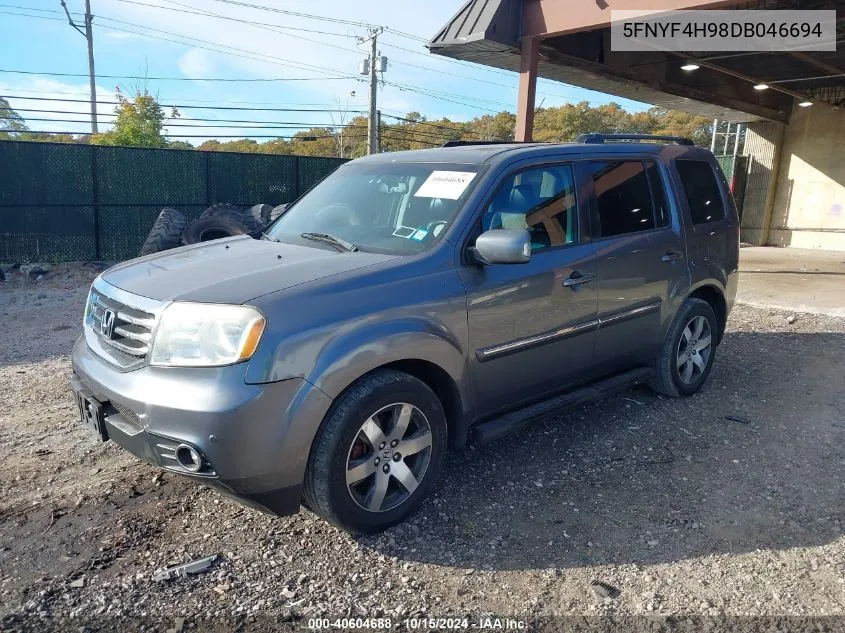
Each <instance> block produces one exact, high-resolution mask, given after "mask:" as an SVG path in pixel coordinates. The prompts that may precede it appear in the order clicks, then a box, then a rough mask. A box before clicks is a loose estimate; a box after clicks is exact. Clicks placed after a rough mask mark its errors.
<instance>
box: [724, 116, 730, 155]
mask: <svg viewBox="0 0 845 633" xmlns="http://www.w3.org/2000/svg"><path fill="white" fill-rule="evenodd" d="M730 140H731V122H730V121H728V130H727V132H725V150H724V151H723V152H722V155H723V156H727V155H728V143H729V142H730Z"/></svg>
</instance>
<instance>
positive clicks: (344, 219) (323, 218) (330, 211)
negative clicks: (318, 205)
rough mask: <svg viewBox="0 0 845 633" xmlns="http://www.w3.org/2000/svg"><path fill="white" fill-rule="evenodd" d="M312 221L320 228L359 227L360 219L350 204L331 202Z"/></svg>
mask: <svg viewBox="0 0 845 633" xmlns="http://www.w3.org/2000/svg"><path fill="white" fill-rule="evenodd" d="M314 220H315V221H316V222H318V223H319V224H320V225H322V226H327V227H329V228H330V227H331V226H337V225H338V224H340V225H342V226H360V224H361V217H360V216H359V215H358V212H357V211H356V210H355V209H354V207H352V205H351V204H348V203H346V202H333V203H332V204H330V205H329V206H327V207H325V208H324V209H320V210H319V211H317V213H315V214H314Z"/></svg>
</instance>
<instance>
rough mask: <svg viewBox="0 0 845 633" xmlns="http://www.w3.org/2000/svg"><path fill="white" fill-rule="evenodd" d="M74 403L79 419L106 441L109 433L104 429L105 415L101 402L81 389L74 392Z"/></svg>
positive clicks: (101, 439) (100, 438)
mask: <svg viewBox="0 0 845 633" xmlns="http://www.w3.org/2000/svg"><path fill="white" fill-rule="evenodd" d="M74 393H75V395H76V404H77V406H78V407H79V421H80V422H81V423H82V424H83V425H85V426H86V427H88V428H89V429H90V430H91V431H93V432H94V434H95V435H96V436H97V439H99V440H100V441H101V442H108V440H109V434H108V431H107V430H106V417H105V415H104V414H103V403H102V402H100V401H99V400H97V399H96V398H94V397H93V396H91V395H90V394H87V393H83V392H81V391H76V392H74Z"/></svg>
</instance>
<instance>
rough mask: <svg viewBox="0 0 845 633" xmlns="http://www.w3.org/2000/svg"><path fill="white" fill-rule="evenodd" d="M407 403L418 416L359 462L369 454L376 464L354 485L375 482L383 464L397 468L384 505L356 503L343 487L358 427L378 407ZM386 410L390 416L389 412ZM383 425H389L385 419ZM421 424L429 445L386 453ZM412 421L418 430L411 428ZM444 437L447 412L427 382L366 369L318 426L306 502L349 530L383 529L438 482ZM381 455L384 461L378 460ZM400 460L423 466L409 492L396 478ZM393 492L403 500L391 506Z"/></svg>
mask: <svg viewBox="0 0 845 633" xmlns="http://www.w3.org/2000/svg"><path fill="white" fill-rule="evenodd" d="M407 405H411V408H412V409H414V413H413V416H415V418H412V419H416V420H417V421H416V422H413V421H412V422H411V423H410V424H409V425H408V426H407V428H408V431H407V433H408V434H409V435H404V434H402V436H401V437H402V441H401V442H400V443H399V444H398V446H397V447H396V448H395V449H394V448H391V447H392V446H393V443H391V444H390V446H387V447H384V448H383V449H381V450H376V449H377V447H376V446H372V445H369V446H367V447H366V449H367V450H369V451H371V452H369V453H367V452H366V451H365V453H364V456H363V457H362V458H361V459H362V461H361V462H360V463H361V464H363V463H364V462H366V463H367V464H369V463H370V462H369V459H370V458H373V459H374V462H375V466H377V468H374V471H375V472H372V473H371V474H370V475H367V476H366V478H364V479H362V480H361V482H359V483H358V484H355V485H359V484H362V485H364V486H366V485H367V484H368V482H369V481H372V482H374V481H375V480H376V479H375V478H376V477H382V474H381V473H382V472H384V471H383V470H382V469H384V468H385V467H388V468H389V467H390V466H393V467H394V469H395V470H394V474H387V473H385V475H386V479H387V480H388V481H389V484H388V486H389V488H387V490H388V491H390V490H391V489H392V492H388V493H387V494H386V495H382V499H383V500H384V502H385V506H386V509H385V510H383V511H370V510H367V509H365V508H364V507H363V506H362V505H360V502H361V501H360V499H359V500H356V499H355V498H354V497H353V492H352V491H351V488H349V487H347V483H346V479H347V466H348V460H350V459H353V457H352V451H353V450H355V449H356V447H357V446H359V443H361V444H363V442H362V438H363V437H364V436H363V435H362V431H361V427H362V425H363V424H364V422H366V421H367V420H369V419H370V418H374V417H375V414H376V413H377V412H379V411H385V410H387V409H389V408H390V407H404V406H407ZM387 415H388V417H389V415H390V412H389V411H387ZM394 419H395V418H394ZM382 424H386V425H389V422H383V423H382ZM423 424H424V425H426V426H425V428H427V429H429V430H430V439H431V443H430V446H428V447H427V448H425V449H422V450H420V452H419V453H416V454H414V455H406V456H405V457H402V458H401V459H396V455H397V454H398V453H396V454H394V455H393V456H392V457H391V456H385V453H387V452H392V451H393V450H396V451H398V450H400V449H401V447H402V446H403V445H407V444H405V442H406V441H412V440H413V439H414V437H417V436H418V435H419V434H420V433H423V434H424V431H419V430H418V429H419V428H422V427H423ZM412 425H413V429H417V430H416V431H414V430H413V429H412ZM417 425H419V426H417ZM382 430H385V436H386V437H385V439H386V440H388V441H389V440H390V439H391V437H390V432H389V431H390V429H382ZM397 441H398V440H397ZM446 442H447V431H446V416H445V415H444V413H443V406H442V405H441V403H440V400H439V399H438V398H437V396H436V395H435V394H434V392H433V391H432V390H431V389H430V388H429V387H428V385H426V384H425V383H424V382H422V381H421V380H418V379H417V378H414V377H413V376H410V375H408V374H406V373H403V372H400V371H394V370H382V371H378V372H375V373H373V374H370V375H369V376H366V377H364V378H362V379H361V380H360V381H358V382H357V383H356V384H354V385H353V386H352V387H350V388H349V389H348V390H347V391H346V392H345V393H344V394H343V395H342V396H341V397H340V398H338V399H337V401H336V402H335V404H334V405H333V406H332V408H331V409H330V410H329V412H328V413H327V414H326V417H325V419H324V420H323V423H322V424H321V425H320V428H319V429H318V430H317V435H316V437H315V438H314V443H313V444H312V446H311V454H310V455H309V458H308V468H307V470H306V474H305V489H304V497H305V498H304V504H305V505H306V506H307V507H308V508H309V509H311V510H312V511H313V512H314V513H316V514H318V515H320V516H322V517H323V518H325V519H326V520H327V521H329V522H330V523H333V524H334V525H336V526H337V527H339V528H341V529H343V530H346V531H348V532H352V533H366V534H370V533H374V532H380V531H382V530H385V529H387V528H389V527H390V526H392V525H395V524H397V523H399V522H401V521H403V520H404V519H405V518H407V517H408V516H409V515H410V514H411V513H412V512H414V511H415V510H416V509H417V508H418V507H419V506H420V504H421V503H422V501H423V499H424V498H425V496H426V495H427V494H428V492H429V491H430V490H431V488H432V486H433V485H434V484H435V483H436V481H437V479H438V477H439V476H440V470H441V468H442V466H443V458H444V456H445V454H446ZM426 451H427V452H426ZM409 458H410V459H411V460H416V459H418V458H423V459H425V460H426V462H425V465H423V464H422V463H421V462H417V463H416V465H414V464H413V462H406V459H409ZM379 459H383V460H384V461H383V462H382V463H381V464H380V465H379ZM399 461H401V463H402V465H403V466H407V465H408V464H410V468H411V469H414V468H420V467H422V469H421V471H420V472H419V473H418V474H416V475H415V476H418V477H421V478H420V479H415V481H417V484H416V488H415V489H414V490H413V492H410V493H409V492H408V490H407V488H406V487H405V486H403V485H401V484H400V483H399V479H398V478H399V475H398V474H396V473H398V472H399V471H398V469H396V468H397V467H396V462H399ZM371 477H372V478H373V479H372V480H370V478H371ZM383 479H385V478H383ZM373 486H375V484H373ZM391 497H392V498H394V499H397V498H399V499H401V498H403V497H404V500H401V501H398V505H396V506H395V507H390V502H389V499H391Z"/></svg>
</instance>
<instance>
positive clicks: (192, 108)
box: [14, 97, 365, 114]
mask: <svg viewBox="0 0 845 633" xmlns="http://www.w3.org/2000/svg"><path fill="white" fill-rule="evenodd" d="M14 98H15V99H26V100H28V101H58V102H60V103H62V102H67V103H88V100H87V99H64V98H63V99H57V98H54V97H14ZM97 103H99V104H102V105H120V102H119V101H100V100H98V101H97ZM159 105H160V106H161V107H163V108H180V109H183V110H245V111H255V112H353V113H356V114H363V113H364V112H365V111H364V110H346V109H342V108H341V109H338V108H333V109H332V108H248V107H232V106H198V105H196V106H195V105H178V104H169V103H160V104H159Z"/></svg>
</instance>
